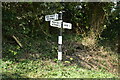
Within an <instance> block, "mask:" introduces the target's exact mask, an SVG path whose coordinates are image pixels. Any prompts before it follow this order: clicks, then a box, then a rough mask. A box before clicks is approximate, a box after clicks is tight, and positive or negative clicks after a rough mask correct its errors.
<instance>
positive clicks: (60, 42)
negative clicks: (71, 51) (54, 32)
mask: <svg viewBox="0 0 120 80" xmlns="http://www.w3.org/2000/svg"><path fill="white" fill-rule="evenodd" d="M60 19H61V20H62V12H60ZM62 29H63V21H62V23H61V28H60V34H59V36H58V60H60V61H61V60H62Z"/></svg>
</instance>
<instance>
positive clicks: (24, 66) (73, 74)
mask: <svg viewBox="0 0 120 80" xmlns="http://www.w3.org/2000/svg"><path fill="white" fill-rule="evenodd" d="M2 74H3V76H2V77H3V78H117V76H115V75H113V74H111V73H107V72H102V71H95V70H87V69H84V68H81V67H78V66H77V65H69V66H66V65H64V64H63V63H62V62H59V63H55V62H53V61H51V60H48V61H42V60H36V61H33V60H23V61H19V62H13V61H9V60H7V61H2Z"/></svg>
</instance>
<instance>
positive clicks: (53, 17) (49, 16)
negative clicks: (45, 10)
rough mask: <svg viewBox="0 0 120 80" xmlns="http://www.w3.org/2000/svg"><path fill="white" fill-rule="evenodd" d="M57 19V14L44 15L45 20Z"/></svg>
mask: <svg viewBox="0 0 120 80" xmlns="http://www.w3.org/2000/svg"><path fill="white" fill-rule="evenodd" d="M51 20H58V14H53V15H46V16H45V21H51Z"/></svg>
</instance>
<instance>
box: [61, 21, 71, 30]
mask: <svg viewBox="0 0 120 80" xmlns="http://www.w3.org/2000/svg"><path fill="white" fill-rule="evenodd" d="M63 28H66V29H72V24H71V23H66V22H63Z"/></svg>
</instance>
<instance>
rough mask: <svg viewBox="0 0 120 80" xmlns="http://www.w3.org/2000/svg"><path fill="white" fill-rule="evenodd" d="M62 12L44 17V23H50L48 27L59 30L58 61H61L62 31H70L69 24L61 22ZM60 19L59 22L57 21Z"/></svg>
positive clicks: (70, 25)
mask: <svg viewBox="0 0 120 80" xmlns="http://www.w3.org/2000/svg"><path fill="white" fill-rule="evenodd" d="M62 15H63V13H62V11H61V12H60V13H59V14H53V15H46V16H45V21H50V26H53V27H57V28H59V29H60V33H59V36H58V60H59V61H61V60H62V30H63V28H64V29H72V24H71V23H66V22H63V20H62ZM59 19H60V20H59Z"/></svg>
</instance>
